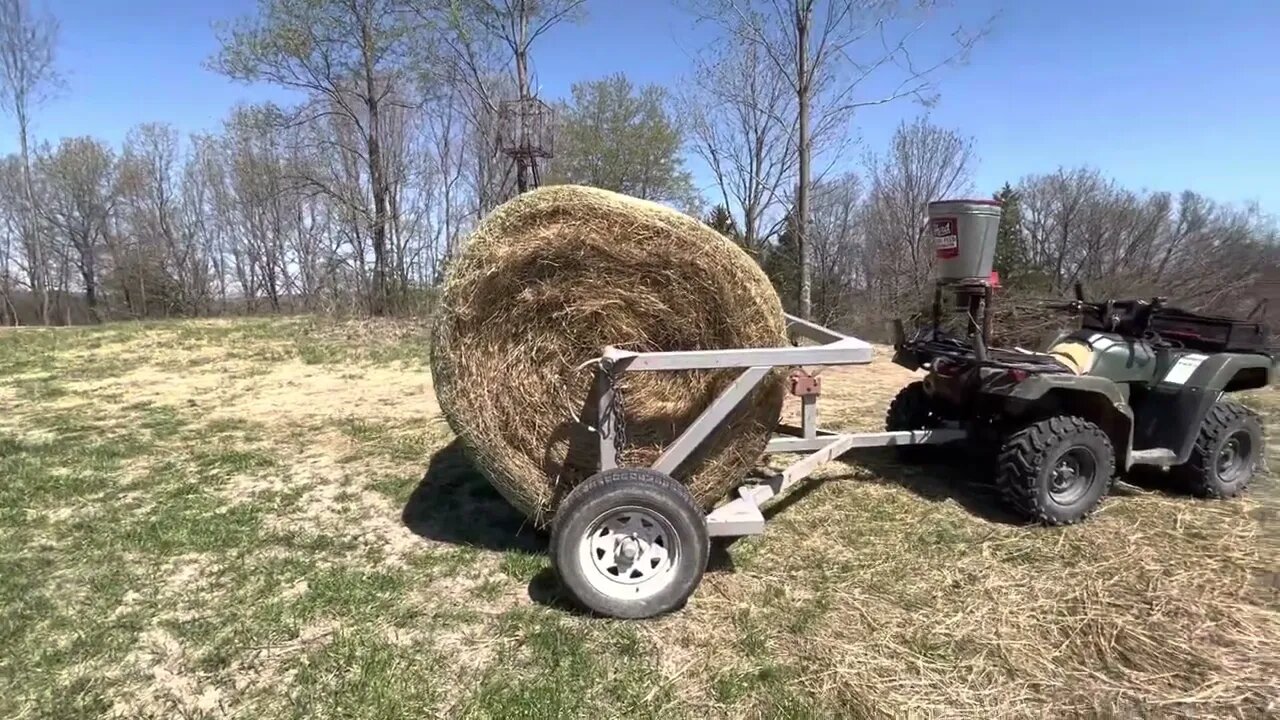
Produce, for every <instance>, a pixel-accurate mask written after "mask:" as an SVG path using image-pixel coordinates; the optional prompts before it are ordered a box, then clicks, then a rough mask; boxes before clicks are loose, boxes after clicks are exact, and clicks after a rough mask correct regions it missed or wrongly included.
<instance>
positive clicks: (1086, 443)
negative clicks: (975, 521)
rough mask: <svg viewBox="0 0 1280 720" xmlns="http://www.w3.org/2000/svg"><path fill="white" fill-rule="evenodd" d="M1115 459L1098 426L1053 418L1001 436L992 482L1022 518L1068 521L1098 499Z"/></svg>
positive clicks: (1088, 509)
mask: <svg viewBox="0 0 1280 720" xmlns="http://www.w3.org/2000/svg"><path fill="white" fill-rule="evenodd" d="M1115 462H1116V461H1115V451H1114V450H1113V449H1112V447H1111V440H1110V438H1108V437H1107V434H1106V433H1105V432H1103V431H1102V428H1100V427H1098V426H1097V425H1094V424H1093V423H1091V422H1089V421H1088V420H1085V419H1083V418H1078V417H1069V416H1059V417H1053V418H1049V419H1048V420H1041V421H1040V422H1037V423H1033V424H1031V425H1028V426H1026V427H1024V428H1022V429H1021V430H1019V431H1018V432H1016V433H1014V434H1012V435H1010V436H1009V437H1008V438H1006V439H1005V441H1004V443H1003V444H1002V445H1001V448H1000V458H999V461H998V469H997V471H996V485H997V486H998V487H999V489H1000V492H1001V494H1002V495H1003V497H1004V499H1005V502H1006V503H1008V505H1009V507H1010V508H1011V509H1013V510H1014V511H1015V512H1017V513H1018V514H1019V515H1021V516H1022V517H1023V518H1025V519H1026V520H1028V521H1030V522H1037V523H1041V524H1044V525H1070V524H1072V523H1075V522H1079V521H1080V520H1081V519H1083V518H1084V517H1085V516H1086V515H1088V514H1089V513H1090V512H1092V511H1093V510H1094V508H1096V507H1097V506H1098V503H1100V502H1102V498H1103V497H1105V496H1106V494H1107V492H1108V490H1110V488H1111V484H1112V482H1113V480H1114V478H1115Z"/></svg>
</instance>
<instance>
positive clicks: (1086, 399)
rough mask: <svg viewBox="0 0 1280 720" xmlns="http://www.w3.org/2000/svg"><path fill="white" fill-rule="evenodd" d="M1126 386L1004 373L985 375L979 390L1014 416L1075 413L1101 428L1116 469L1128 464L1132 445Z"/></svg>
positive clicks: (1095, 379) (1094, 379) (1076, 377)
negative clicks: (1013, 377) (1109, 447)
mask: <svg viewBox="0 0 1280 720" xmlns="http://www.w3.org/2000/svg"><path fill="white" fill-rule="evenodd" d="M1128 390H1129V388H1128V387H1127V386H1125V385H1118V384H1116V383H1114V382H1111V381H1110V380H1107V379H1106V378H1100V377H1092V376H1089V375H1065V374H1064V375H1031V376H1029V377H1026V378H1024V379H1021V380H1015V379H1012V378H1008V377H1007V375H1006V374H1005V373H999V374H995V375H993V376H991V377H989V378H984V379H983V383H982V392H983V393H984V394H986V395H988V396H994V397H996V398H997V399H999V400H1000V401H1001V404H1002V413H1003V414H1005V415H1008V416H1011V417H1017V418H1024V417H1025V418H1027V419H1032V418H1040V417H1045V416H1049V415H1075V416H1078V417H1082V418H1084V419H1085V420H1088V421H1090V422H1092V423H1094V424H1096V425H1098V426H1099V427H1101V428H1102V429H1103V431H1105V432H1106V433H1107V436H1108V437H1109V438H1110V439H1111V445H1112V447H1113V448H1114V449H1115V453H1116V469H1117V470H1127V469H1128V468H1129V464H1130V463H1129V450H1130V448H1131V447H1132V446H1133V409H1132V408H1131V407H1129V398H1128V394H1129V393H1128Z"/></svg>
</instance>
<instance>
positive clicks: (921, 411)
mask: <svg viewBox="0 0 1280 720" xmlns="http://www.w3.org/2000/svg"><path fill="white" fill-rule="evenodd" d="M946 421H947V412H946V407H945V406H944V405H943V404H942V403H940V402H939V401H938V400H937V399H935V398H934V397H932V396H931V395H929V393H928V392H926V391H925V388H924V383H923V382H922V381H920V380H917V381H915V382H913V383H911V384H910V385H908V386H906V387H904V388H902V389H901V390H899V391H898V394H897V396H896V397H894V398H893V402H891V403H889V411H888V412H887V413H885V417H884V429H885V430H888V431H890V432H896V431H901V430H937V429H938V428H941V427H943V426H944V425H945V424H946ZM933 449H935V446H931V445H900V446H897V448H896V450H897V452H898V456H899V457H901V458H902V459H904V460H912V461H919V460H924V459H927V458H928V457H929V451H930V450H933Z"/></svg>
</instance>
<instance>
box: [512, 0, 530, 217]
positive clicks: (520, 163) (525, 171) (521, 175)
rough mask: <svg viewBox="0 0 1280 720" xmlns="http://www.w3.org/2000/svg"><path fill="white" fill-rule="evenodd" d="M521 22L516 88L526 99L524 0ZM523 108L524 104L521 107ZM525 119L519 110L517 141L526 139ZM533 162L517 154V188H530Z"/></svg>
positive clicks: (527, 70)
mask: <svg viewBox="0 0 1280 720" xmlns="http://www.w3.org/2000/svg"><path fill="white" fill-rule="evenodd" d="M518 22H519V23H520V30H519V35H518V36H517V37H516V42H515V46H516V47H515V50H516V52H515V56H516V89H517V91H518V92H519V95H518V97H519V98H520V100H522V101H523V100H526V99H528V97H529V58H528V44H527V41H526V36H527V35H528V33H529V13H528V8H526V7H525V3H524V2H523V0H522V1H521V3H520V17H519V20H518ZM520 109H521V110H523V104H521V107H520ZM525 120H526V118H525V117H524V113H523V112H517V116H516V129H515V134H516V142H517V143H521V142H522V141H523V140H524V133H525V131H526V130H527V128H525V125H524V123H525ZM530 162H533V158H530V157H526V156H525V155H524V153H523V152H521V153H520V154H518V155H516V188H517V189H518V190H519V192H522V193H523V192H524V191H526V190H528V189H529V163H530Z"/></svg>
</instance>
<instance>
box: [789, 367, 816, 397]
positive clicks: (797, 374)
mask: <svg viewBox="0 0 1280 720" xmlns="http://www.w3.org/2000/svg"><path fill="white" fill-rule="evenodd" d="M788 380H790V381H791V394H792V395H795V396H796V397H817V396H819V395H821V394H822V378H820V377H814V376H813V375H810V374H809V373H807V372H805V371H804V370H792V371H791V375H790V377H788Z"/></svg>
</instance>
